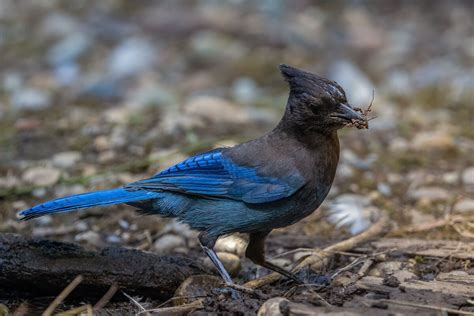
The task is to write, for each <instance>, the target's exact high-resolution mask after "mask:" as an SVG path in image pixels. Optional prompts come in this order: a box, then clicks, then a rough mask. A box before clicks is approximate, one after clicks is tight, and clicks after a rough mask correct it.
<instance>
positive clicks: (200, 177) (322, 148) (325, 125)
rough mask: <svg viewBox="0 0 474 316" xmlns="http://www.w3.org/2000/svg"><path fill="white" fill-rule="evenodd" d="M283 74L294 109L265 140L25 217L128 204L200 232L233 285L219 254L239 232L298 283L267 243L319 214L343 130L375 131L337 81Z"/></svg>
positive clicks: (252, 254) (260, 256) (288, 70)
mask: <svg viewBox="0 0 474 316" xmlns="http://www.w3.org/2000/svg"><path fill="white" fill-rule="evenodd" d="M280 71H281V73H282V75H283V77H284V78H285V80H286V81H287V82H288V83H289V86H290V95H289V98H288V102H287V105H286V110H285V113H284V115H283V118H282V119H281V121H280V122H279V123H278V125H277V126H276V127H275V128H274V129H273V130H272V131H270V132H269V133H267V134H265V135H263V136H262V137H260V138H257V139H255V140H251V141H248V142H246V143H243V144H240V145H237V146H234V147H231V148H218V149H215V150H212V151H209V152H206V153H203V154H200V155H197V156H194V157H191V158H188V159H186V160H184V161H183V162H181V163H179V164H176V165H174V166H172V167H170V168H168V169H166V170H163V171H161V172H159V173H157V174H155V175H154V176H153V177H151V178H148V179H144V180H140V181H137V182H134V183H130V184H127V185H125V186H123V187H121V188H116V189H111V190H103V191H96V192H89V193H83V194H78V195H72V196H67V197H63V198H58V199H55V200H52V201H49V202H45V203H43V204H40V205H37V206H34V207H32V208H30V209H27V210H24V211H21V212H19V214H18V216H19V218H20V219H22V220H27V219H30V218H35V217H38V216H41V215H45V214H50V213H59V212H67V211H70V210H74V209H79V208H87V207H92V206H98V205H110V204H118V203H125V204H128V205H131V206H134V207H137V208H139V209H140V210H142V211H143V212H145V213H149V214H158V215H161V216H164V217H177V218H178V219H179V220H180V221H181V222H184V223H186V224H188V225H189V226H190V227H191V228H192V229H195V230H198V231H200V234H199V241H200V244H201V247H202V248H203V250H204V251H205V252H206V254H207V255H208V256H209V258H210V259H211V261H212V262H213V264H214V265H215V266H216V268H217V270H218V271H219V274H220V275H221V276H222V278H223V279H224V281H225V282H226V284H229V285H231V284H233V283H232V279H231V278H230V276H229V274H228V273H227V271H226V270H225V268H224V266H223V265H222V263H221V261H220V260H219V258H218V256H217V255H216V253H215V251H214V250H213V247H214V244H215V242H216V240H217V239H218V238H219V237H220V236H223V235H228V234H232V233H236V232H239V233H248V234H249V235H250V239H249V244H248V246H247V249H246V252H245V255H246V257H248V258H249V259H250V260H252V261H253V262H254V263H256V264H259V265H261V266H263V267H266V268H268V269H270V270H273V271H276V272H278V273H280V274H282V275H284V276H286V277H289V278H292V279H294V280H297V278H296V277H295V276H294V275H293V274H292V273H290V272H289V271H286V270H285V269H282V268H280V267H278V266H276V265H274V264H272V263H271V262H268V261H266V260H265V255H264V240H265V237H266V236H267V235H268V234H269V233H270V231H271V230H272V229H274V228H278V227H285V226H288V225H291V224H293V223H296V222H297V221H299V220H301V219H302V218H304V217H306V216H308V215H309V214H311V213H312V212H313V211H314V210H315V209H316V208H318V207H319V205H320V204H321V203H322V202H323V200H324V199H325V197H326V195H327V194H328V192H329V189H330V187H331V184H332V182H333V179H334V175H335V173H336V167H337V164H338V160H339V140H338V135H337V131H338V130H339V129H341V128H342V127H344V126H356V127H358V128H362V127H367V126H368V125H367V119H366V116H365V115H364V114H363V113H362V111H360V110H359V109H357V108H354V107H352V106H350V105H349V104H348V103H347V100H346V96H345V93H344V90H343V89H342V88H341V87H340V86H339V85H338V84H337V83H336V82H334V81H331V80H328V79H325V78H322V77H320V76H317V75H315V74H312V73H309V72H305V71H302V70H299V69H296V68H293V67H290V66H287V65H280Z"/></svg>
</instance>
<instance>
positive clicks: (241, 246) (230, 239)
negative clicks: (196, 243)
mask: <svg viewBox="0 0 474 316" xmlns="http://www.w3.org/2000/svg"><path fill="white" fill-rule="evenodd" d="M246 248H247V241H246V240H245V239H244V238H243V237H242V236H240V235H235V234H234V235H230V236H226V237H222V238H219V239H218V240H217V242H216V245H215V246H214V249H215V250H216V251H219V252H228V253H232V254H236V255H238V256H239V257H242V256H243V255H244V254H245V249H246Z"/></svg>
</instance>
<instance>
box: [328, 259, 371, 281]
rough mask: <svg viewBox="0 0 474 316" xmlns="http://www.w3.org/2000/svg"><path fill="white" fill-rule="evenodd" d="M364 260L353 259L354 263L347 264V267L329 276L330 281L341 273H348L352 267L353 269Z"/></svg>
mask: <svg viewBox="0 0 474 316" xmlns="http://www.w3.org/2000/svg"><path fill="white" fill-rule="evenodd" d="M364 259H365V258H360V257H359V258H357V259H355V260H354V261H352V262H351V263H349V264H348V265H346V266H345V267H342V268H340V269H338V270H337V271H336V272H334V273H333V274H332V275H331V277H330V278H331V280H334V279H335V278H336V277H337V276H338V275H339V274H341V273H342V272H345V271H349V270H350V269H352V268H353V267H355V266H356V265H358V264H360V263H361V262H363V261H364Z"/></svg>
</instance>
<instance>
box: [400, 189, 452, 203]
mask: <svg viewBox="0 0 474 316" xmlns="http://www.w3.org/2000/svg"><path fill="white" fill-rule="evenodd" d="M408 197H409V198H411V199H413V200H425V201H430V202H437V201H445V200H447V199H449V197H450V194H449V192H448V191H447V190H445V189H443V188H440V187H421V188H418V189H415V190H410V191H409V192H408Z"/></svg>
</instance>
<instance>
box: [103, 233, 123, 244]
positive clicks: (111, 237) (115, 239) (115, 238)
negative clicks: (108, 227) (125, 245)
mask: <svg viewBox="0 0 474 316" xmlns="http://www.w3.org/2000/svg"><path fill="white" fill-rule="evenodd" d="M106 241H107V243H109V244H119V243H121V242H122V241H123V240H122V238H121V237H120V236H117V235H108V236H107V239H106Z"/></svg>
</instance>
